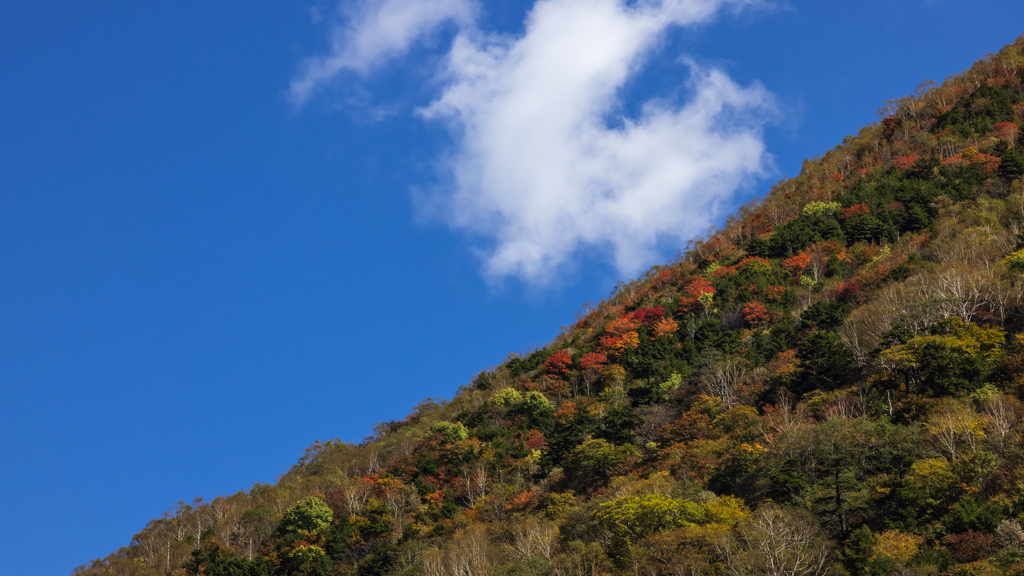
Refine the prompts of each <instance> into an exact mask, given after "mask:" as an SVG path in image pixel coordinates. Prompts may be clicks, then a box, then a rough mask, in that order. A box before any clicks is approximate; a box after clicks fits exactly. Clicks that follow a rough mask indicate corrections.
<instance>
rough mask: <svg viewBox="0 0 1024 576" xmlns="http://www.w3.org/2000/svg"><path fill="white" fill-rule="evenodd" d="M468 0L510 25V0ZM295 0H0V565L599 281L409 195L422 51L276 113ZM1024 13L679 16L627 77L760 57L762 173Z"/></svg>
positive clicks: (509, 343)
mask: <svg viewBox="0 0 1024 576" xmlns="http://www.w3.org/2000/svg"><path fill="white" fill-rule="evenodd" d="M486 4H487V8H486V10H487V12H486V16H485V25H486V26H488V27H489V28H492V29H502V30H506V31H516V30H519V29H520V28H521V22H522V18H523V16H524V14H525V12H526V10H527V8H528V6H529V3H527V2H512V1H496V0H495V1H488V2H487V3H486ZM311 6H312V4H307V3H302V2H284V1H278V2H239V1H225V2H214V3H211V2H199V1H196V0H175V1H174V2H137V1H133V2H128V1H114V0H110V1H107V2H88V3H86V2H70V1H53V0H33V1H32V2H8V3H7V4H6V5H5V7H4V10H3V15H2V16H0V393H2V397H0V398H2V400H0V442H2V445H0V446H2V452H0V462H2V469H0V494H2V495H3V496H2V497H3V499H4V505H3V506H2V507H0V509H2V511H0V558H3V565H2V568H0V571H2V572H3V573H4V574H12V575H13V574H67V573H69V572H70V571H71V569H72V568H73V567H74V566H76V565H78V564H82V563H85V562H87V561H88V560H90V559H91V558H94V557H99V556H104V555H106V554H108V553H109V552H111V551H113V550H114V549H116V548H117V547H118V546H122V545H126V544H128V542H129V541H130V539H131V537H132V535H133V534H134V533H135V532H137V531H138V530H139V529H140V528H142V527H143V526H144V525H145V523H146V521H148V520H149V519H151V518H154V517H157V516H159V515H160V513H161V512H162V511H163V510H165V509H167V508H168V507H169V506H170V505H171V504H173V503H174V502H176V501H177V500H191V499H192V498H193V497H195V496H204V497H206V498H211V497H213V496H216V495H219V494H229V493H233V492H236V491H238V490H242V489H246V488H248V487H249V486H251V485H252V483H253V482H255V481H261V482H271V481H273V480H274V479H275V477H276V475H278V474H280V473H283V472H285V471H286V470H287V469H288V467H289V466H290V465H291V464H292V463H294V462H295V460H296V459H297V458H298V457H299V456H300V455H301V454H302V449H303V447H305V446H307V445H309V444H310V443H312V442H313V441H314V440H316V439H327V438H336V437H337V438H341V439H344V440H347V441H358V440H359V439H361V438H362V437H363V436H365V435H366V434H368V433H369V432H370V430H371V427H372V425H373V423H374V422H378V421H382V420H388V419H395V418H401V417H402V416H404V415H405V414H406V413H407V412H408V409H409V408H410V407H411V406H413V405H414V404H416V403H417V402H418V401H419V400H420V399H422V398H424V397H429V396H449V397H450V396H451V395H452V394H453V393H454V391H455V390H456V388H457V387H458V386H459V385H460V384H464V383H466V382H468V381H469V379H470V378H471V377H472V375H473V374H474V373H475V372H478V371H479V370H480V369H482V368H486V367H489V366H493V365H495V364H498V363H499V362H501V361H502V359H503V358H504V357H505V356H506V355H507V354H508V353H509V352H511V351H523V350H525V349H527V348H528V347H529V346H531V345H533V344H543V343H544V342H546V341H549V340H550V339H551V338H553V337H554V336H555V335H556V334H557V333H558V331H559V327H560V325H562V324H569V323H571V321H572V320H573V317H574V314H575V312H576V311H577V310H578V309H579V307H580V305H581V304H582V303H583V302H585V301H588V300H599V299H601V298H603V297H605V296H606V295H607V294H608V292H609V290H610V289H611V287H612V286H613V285H614V284H615V282H616V281H617V280H618V278H617V276H616V273H615V271H614V270H613V269H612V268H610V267H609V266H608V265H607V264H606V263H605V262H604V261H602V260H601V259H600V258H590V259H584V260H580V261H578V262H577V264H578V266H577V267H576V269H575V270H573V271H571V272H570V273H567V274H566V275H565V276H564V277H562V278H560V279H559V281H558V282H557V283H556V285H555V287H554V288H550V289H545V290H537V289H532V288H530V287H528V286H524V285H521V284H519V283H517V282H515V281H510V282H507V283H506V284H505V285H504V286H503V287H501V288H498V289H495V288H492V287H488V285H487V284H486V283H485V281H484V280H483V279H482V278H481V276H480V273H479V263H478V261H477V260H476V259H475V257H474V256H473V253H472V251H471V248H472V247H473V246H474V241H473V240H472V239H468V238H465V237H463V236H461V235H459V234H457V233H452V232H450V231H449V230H448V229H446V228H444V227H443V226H440V225H436V224H423V223H418V222H417V221H416V219H415V216H414V210H413V208H412V203H411V199H410V192H409V190H410V187H414V186H425V185H430V184H431V183H433V182H435V178H434V172H433V162H434V161H435V160H436V158H437V155H438V154H439V153H440V151H442V150H444V149H445V147H446V146H448V145H449V144H450V140H449V138H448V136H447V135H446V134H445V133H444V132H443V131H442V129H441V128H440V127H438V126H432V125H426V124H424V123H423V122H421V121H420V120H419V119H418V118H417V117H416V116H415V115H414V114H413V113H412V107H413V106H415V105H419V104H423V103H425V102H427V101H428V100H429V98H430V96H431V94H430V93H429V92H426V91H424V90H425V89H424V88H422V86H423V84H422V83H421V82H420V80H421V79H422V78H421V77H420V78H416V77H414V76H415V74H422V72H417V70H420V69H421V67H420V66H418V63H419V62H421V61H422V58H425V57H427V56H429V54H430V53H429V51H420V52H417V53H414V54H413V55H411V56H410V57H409V58H408V59H406V60H404V61H403V62H402V63H399V64H398V65H396V66H395V67H393V68H392V69H391V72H390V73H388V74H385V75H384V76H383V77H381V78H379V79H377V80H375V81H373V82H372V83H371V84H369V85H368V86H367V88H368V89H370V90H371V91H372V94H373V97H372V102H373V103H374V104H381V105H388V106H395V107H396V110H398V113H397V114H396V115H393V116H391V117H388V118H386V119H383V120H379V121H371V120H369V119H368V118H367V117H366V115H367V114H366V110H365V109H364V108H360V107H345V106H339V105H338V102H337V101H336V99H332V98H330V97H320V98H318V99H316V100H314V101H313V102H312V103H311V104H310V105H308V106H307V107H306V108H305V109H303V110H302V111H300V112H298V113H293V111H292V110H291V109H290V107H289V105H288V104H287V101H286V90H287V86H288V81H289V79H290V78H291V76H292V74H293V73H294V71H295V69H296V63H297V62H298V60H299V59H300V58H302V57H304V56H309V55H314V54H319V53H322V51H323V50H324V48H325V45H326V33H325V29H324V27H323V25H322V24H321V25H319V26H315V25H313V24H312V23H311V21H310V17H309V12H308V10H309V8H310V7H311ZM319 6H320V8H322V9H325V10H329V9H330V8H331V6H330V5H329V4H326V3H321V4H320V5H319ZM1021 32H1024V3H1021V2H1019V1H991V2H971V3H969V4H968V3H964V2H954V1H952V0H937V1H932V2H924V1H910V0H899V1H897V0H892V1H878V0H874V1H864V2H858V3H846V2H841V3H840V2H821V1H820V0H816V1H802V0H801V1H794V2H792V3H791V4H789V5H785V6H782V7H777V8H776V9H774V10H769V11H764V10H761V11H747V12H745V13H744V14H742V15H740V16H730V17H724V18H722V19H720V20H719V21H718V22H717V23H716V24H714V25H712V26H708V27H703V28H701V29H699V30H697V31H692V30H691V31H678V30H677V31H675V32H674V33H673V35H672V37H671V38H670V39H669V41H668V42H667V44H666V46H665V49H664V50H663V51H662V52H661V53H660V54H659V56H658V57H657V58H656V59H655V60H654V61H653V62H652V63H651V66H650V68H649V69H648V70H647V72H645V73H644V74H643V75H642V77H641V78H640V80H639V83H638V84H637V85H635V86H631V87H630V89H629V90H628V91H627V94H628V95H629V97H630V98H632V99H635V100H638V99H640V98H644V97H648V96H650V95H657V94H660V93H664V92H665V91H666V90H670V89H673V88H674V87H676V86H677V85H678V84H679V83H680V82H681V80H682V77H681V75H682V74H683V71H682V70H681V69H680V68H681V67H680V66H679V65H678V64H677V63H675V62H674V61H675V58H676V57H677V56H678V55H679V54H681V53H687V54H691V55H693V56H695V57H697V58H698V59H699V60H701V61H704V62H711V63H715V64H718V65H721V66H723V67H725V68H726V69H727V70H728V71H729V72H730V73H731V74H732V75H733V77H734V78H735V79H736V80H738V81H740V82H741V83H744V84H746V83H748V82H750V81H752V80H754V79H757V80H760V81H761V82H763V83H764V84H765V86H766V87H767V88H768V89H769V90H770V91H772V92H773V93H775V94H776V95H777V96H778V97H779V98H780V100H781V102H782V103H783V105H784V107H785V109H786V112H785V115H784V120H783V121H782V122H781V123H779V124H777V125H776V126H774V127H773V128H771V129H770V130H769V132H768V134H767V139H768V144H769V147H770V150H771V152H772V153H773V154H774V155H775V157H776V161H777V165H778V173H777V174H776V175H775V178H773V179H778V178H781V177H782V176H784V175H795V174H796V173H797V172H798V171H799V168H800V165H801V162H802V161H803V159H804V158H805V157H808V156H813V155H815V154H821V153H824V152H825V151H826V150H828V149H829V148H831V147H833V146H835V145H836V144H838V143H839V142H840V141H841V140H842V138H843V137H844V136H845V135H847V134H850V133H855V132H856V131H857V130H858V129H859V128H860V127H861V126H862V125H864V124H866V123H869V122H872V121H874V120H875V117H874V111H875V110H876V109H877V108H878V107H879V106H880V105H881V104H882V102H883V101H884V100H885V99H888V98H895V97H899V96H903V95H907V94H909V93H911V92H913V90H914V89H915V87H916V86H917V85H918V84H919V83H920V82H922V81H923V80H924V79H926V78H931V79H934V80H937V81H941V80H942V79H943V78H944V77H945V76H946V75H948V74H950V73H954V72H959V71H961V70H963V69H964V68H966V67H968V66H970V65H971V63H973V62H974V61H975V60H977V59H978V58H980V57H981V56H983V55H984V54H985V53H986V52H993V51H996V50H998V49H999V48H1000V47H1001V46H1002V45H1004V44H1006V43H1009V42H1011V41H1013V40H1014V39H1015V38H1016V37H1017V35H1018V34H1020V33H1021ZM435 54H436V52H435ZM773 179H769V180H766V181H765V182H762V185H761V186H759V187H758V189H757V190H754V191H751V193H755V192H756V193H763V192H765V191H766V190H767V189H768V186H769V185H770V183H771V180H773ZM666 256H669V254H667V255H666Z"/></svg>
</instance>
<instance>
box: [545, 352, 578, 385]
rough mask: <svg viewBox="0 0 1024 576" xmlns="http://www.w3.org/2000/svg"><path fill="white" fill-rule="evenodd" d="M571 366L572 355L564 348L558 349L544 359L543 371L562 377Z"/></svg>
mask: <svg viewBox="0 0 1024 576" xmlns="http://www.w3.org/2000/svg"><path fill="white" fill-rule="evenodd" d="M570 368H572V356H570V355H569V353H568V352H567V351H565V350H559V351H558V352H555V353H554V354H552V355H551V356H549V357H548V359H547V360H545V361H544V372H546V373H547V374H548V375H549V376H554V377H556V378H562V377H564V376H565V375H566V374H568V373H569V369H570Z"/></svg>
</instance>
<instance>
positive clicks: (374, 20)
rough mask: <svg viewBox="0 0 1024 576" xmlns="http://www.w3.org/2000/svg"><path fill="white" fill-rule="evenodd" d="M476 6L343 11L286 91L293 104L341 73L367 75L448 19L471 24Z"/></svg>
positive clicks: (409, 3)
mask: <svg viewBox="0 0 1024 576" xmlns="http://www.w3.org/2000/svg"><path fill="white" fill-rule="evenodd" d="M476 12H477V6H476V3H475V2H474V1H473V0H372V1H367V2H364V3H362V4H356V5H354V6H352V7H350V8H349V9H348V13H347V14H346V15H345V18H344V20H343V23H336V24H335V25H333V26H332V28H331V49H330V53H329V54H327V55H326V56H320V57H316V58H308V59H306V60H304V61H303V62H302V63H301V66H300V68H301V71H300V72H299V74H298V75H297V76H295V77H294V78H293V79H292V82H291V89H290V92H289V95H290V97H291V100H292V102H293V103H294V104H296V105H297V106H302V105H303V104H305V103H306V102H307V101H308V100H309V99H310V97H312V95H313V92H314V91H315V90H316V89H317V88H319V87H320V86H322V85H323V84H326V83H327V82H330V81H331V80H332V79H334V78H335V77H337V76H338V74H339V73H341V72H342V71H345V70H348V71H351V72H356V73H359V74H367V73H369V72H370V71H372V70H373V69H374V68H376V67H378V66H380V65H381V64H383V63H384V62H385V61H387V60H388V59H390V58H394V57H396V56H401V55H403V54H405V53H406V52H408V51H409V49H410V48H411V47H412V45H413V44H414V43H415V42H416V41H417V40H420V39H421V38H423V37H424V36H426V35H428V34H430V33H431V32H433V31H435V30H436V29H437V28H439V27H440V26H442V25H443V24H445V23H447V22H449V21H452V22H454V23H455V24H456V25H458V26H459V27H460V28H469V27H472V24H473V21H474V19H475V17H476Z"/></svg>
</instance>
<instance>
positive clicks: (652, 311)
mask: <svg viewBox="0 0 1024 576" xmlns="http://www.w3.org/2000/svg"><path fill="white" fill-rule="evenodd" d="M629 316H630V317H631V318H633V319H634V320H636V321H637V322H639V323H641V324H643V325H644V326H647V327H650V326H653V325H654V324H655V323H657V322H658V320H661V319H662V318H664V317H665V309H664V308H662V307H661V306H655V307H654V308H639V309H637V310H634V311H633V312H630V313H629Z"/></svg>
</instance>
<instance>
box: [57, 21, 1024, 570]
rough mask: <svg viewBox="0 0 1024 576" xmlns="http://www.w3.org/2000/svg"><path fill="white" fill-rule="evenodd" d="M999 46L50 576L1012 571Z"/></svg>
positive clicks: (1023, 348) (1021, 201)
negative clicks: (272, 477) (762, 193)
mask: <svg viewBox="0 0 1024 576" xmlns="http://www.w3.org/2000/svg"><path fill="white" fill-rule="evenodd" d="M1022 52H1024V37H1022V39H1020V40H1018V41H1017V42H1016V43H1015V44H1013V45H1010V46H1008V47H1006V48H1005V49H1003V50H1002V51H1001V52H1000V53H999V54H997V55H993V56H988V57H986V58H985V59H983V60H981V61H980V62H978V63H977V64H975V66H974V67H972V68H971V69H970V70H967V71H965V72H964V73H962V74H959V75H955V76H953V77H950V78H949V79H947V80H946V81H945V82H944V83H943V84H942V85H941V86H938V85H934V84H926V85H924V86H922V88H921V89H920V90H919V91H918V93H917V94H915V95H914V96H912V97H908V98H904V99H901V100H896V101H893V102H890V103H888V105H887V107H886V108H885V109H884V113H883V116H884V117H883V119H882V121H881V122H880V123H878V124H875V125H872V126H868V127H867V128H865V129H863V130H862V131H861V132H860V134H858V135H857V136H850V137H848V138H847V139H846V140H845V142H844V143H843V144H842V145H841V146H838V147H837V148H835V149H834V150H831V151H829V152H828V153H827V154H825V155H824V156H823V157H821V158H816V159H813V160H810V161H807V162H806V163H805V165H804V168H803V171H802V173H801V174H800V175H799V176H798V177H796V178H792V179H789V180H785V181H782V182H780V183H778V184H777V185H776V186H775V187H774V188H773V189H772V191H771V193H770V194H769V195H768V196H767V197H766V198H763V199H760V200H757V201H755V202H752V203H750V204H749V205H747V206H744V207H743V208H742V209H740V210H739V211H738V213H737V214H736V215H734V216H733V217H732V218H730V220H729V221H728V222H727V223H726V224H725V225H724V226H723V227H722V229H721V230H718V231H716V232H715V233H713V234H711V235H710V236H709V237H707V238H705V239H701V240H697V241H694V242H693V243H692V244H691V246H689V248H688V250H687V251H686V253H685V255H683V256H681V257H680V258H678V260H677V261H675V262H673V263H670V264H668V265H665V266H656V267H654V268H653V269H651V270H650V271H649V272H648V273H647V274H645V275H644V276H643V277H642V278H640V279H637V280H635V281H633V282H630V283H628V284H626V283H623V284H620V285H619V286H618V287H617V288H616V290H615V291H614V292H613V294H612V295H611V296H610V297H609V299H608V300H607V301H604V302H601V303H600V304H597V305H590V306H587V307H585V308H584V310H583V312H582V313H581V314H580V316H579V318H578V319H577V321H576V323H575V324H574V325H573V326H572V327H571V328H568V329H566V330H565V331H563V334H562V335H561V336H559V337H558V338H557V339H556V340H555V341H554V342H553V343H552V344H551V345H549V346H547V347H545V348H544V349H542V350H537V351H534V352H532V353H530V354H525V355H512V356H511V357H510V358H509V359H507V360H506V361H505V362H504V363H503V364H502V365H501V366H498V367H497V368H495V369H493V370H489V371H485V372H482V373H481V374H479V375H478V376H477V377H476V378H475V379H474V381H473V383H472V384H471V385H470V386H466V387H464V388H463V389H461V390H460V392H459V394H458V395H457V396H456V397H455V399H453V400H452V401H450V402H449V401H443V400H427V401H424V402H423V403H421V404H420V405H419V406H417V407H416V408H415V409H414V410H413V411H412V413H411V414H410V415H409V416H408V417H406V418H405V419H404V420H402V421H397V422H386V423H383V424H380V425H378V426H377V428H376V430H375V433H374V435H373V436H371V437H370V438H368V439H367V440H366V441H364V442H363V443H361V444H359V445H351V444H346V443H343V442H339V441H329V442H319V441H318V442H317V443H315V444H314V445H313V446H311V447H310V448H309V449H308V450H307V453H306V455H305V456H303V457H302V458H301V459H300V460H299V462H298V463H297V464H296V465H295V466H294V467H293V468H292V469H291V470H290V471H289V472H288V473H287V474H285V475H283V476H282V477H281V479H280V481H279V482H277V483H276V484H274V485H265V484H257V485H255V486H253V487H252V489H250V490H249V491H247V492H240V493H238V494H235V495H233V496H227V497H222V498H217V499H215V500H214V501H213V502H209V503H204V502H202V501H200V500H197V501H195V502H193V503H192V504H191V505H189V504H185V503H179V504H178V506H177V507H176V508H175V509H173V510H171V511H169V512H168V513H167V514H166V515H165V516H164V517H163V518H159V519H156V520H153V521H152V522H150V523H149V524H148V525H147V526H146V527H145V528H144V529H143V530H142V531H141V532H139V533H138V534H136V535H135V537H134V538H133V540H132V542H131V544H130V545H129V546H127V547H125V548H122V549H121V550H119V551H117V552H115V553H113V554H111V555H110V556H108V557H107V558H104V559H102V560H96V561H94V562H93V563H92V564H90V565H88V566H83V567H81V568H79V569H77V570H76V573H77V574H81V575H83V576H84V575H86V574H89V575H92V574H96V575H100V574H119V575H122V574H123V575H128V574H137V575H157V574H161V575H162V574H182V575H184V574H189V575H199V574H204V575H210V576H217V575H225V576H226V575H232V576H243V575H246V576H249V575H251V576H256V575H266V576H270V575H284V574H317V575H328V574H337V575H342V574H354V575H359V576H369V575H377V574H424V575H427V576H470V575H473V576H475V575H483V574H508V575H518V574H530V575H538V576H539V575H559V576H561V575H584V574H587V575H596V574H641V573H643V574H652V575H656V574H688V575H698V574H714V575H719V574H731V575H740V574H778V575H783V574H785V575H792V576H803V575H808V576H810V575H822V574H826V573H833V574H837V575H839V574H849V575H851V576H861V575H887V574H901V575H902V574H912V573H913V574H928V575H939V574H943V575H949V576H975V575H976V576H983V575H984V576H987V575H992V576H995V575H999V574H1007V575H1018V574H1024V529H1022V527H1021V524H1020V522H1021V520H1024V518H1022V517H1021V515H1022V514H1024V442H1022V436H1021V433H1020V428H1021V420H1022V418H1024V404H1022V399H1024V235H1022V232H1024V150H1022V148H1021V146H1020V144H1021V143H1020V142H1019V140H1018V133H1019V126H1020V125H1021V123H1022V122H1024V85H1022V82H1024V54H1022Z"/></svg>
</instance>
